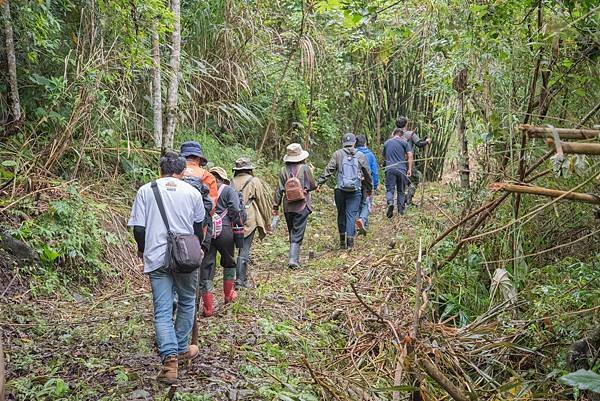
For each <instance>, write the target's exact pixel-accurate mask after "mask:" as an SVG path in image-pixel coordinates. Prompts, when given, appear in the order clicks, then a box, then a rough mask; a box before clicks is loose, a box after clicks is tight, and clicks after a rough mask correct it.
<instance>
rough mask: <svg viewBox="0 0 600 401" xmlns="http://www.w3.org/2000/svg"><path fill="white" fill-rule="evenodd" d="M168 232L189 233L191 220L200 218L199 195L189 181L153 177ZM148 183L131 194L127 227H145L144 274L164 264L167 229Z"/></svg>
mask: <svg viewBox="0 0 600 401" xmlns="http://www.w3.org/2000/svg"><path fill="white" fill-rule="evenodd" d="M156 183H157V184H158V189H159V191H160V194H161V197H162V200H163V204H164V206H165V212H166V215H167V220H168V221H169V226H170V227H171V231H173V232H174V233H176V234H193V233H194V223H201V222H202V221H203V220H204V204H203V203H202V195H201V194H200V192H198V190H197V189H195V188H194V187H192V186H191V185H190V184H188V183H186V182H183V181H181V180H179V179H177V178H173V177H165V178H159V179H158V180H156ZM150 185H151V183H148V184H146V185H144V186H142V187H141V188H140V189H139V190H138V192H137V195H136V197H135V201H134V203H133V208H132V209H131V218H130V219H129V223H128V224H127V225H128V226H130V227H133V226H142V227H145V228H146V244H145V249H144V273H150V272H152V271H154V270H156V269H158V268H159V267H161V266H163V265H164V261H165V253H166V251H167V228H166V227H165V224H164V222H163V220H162V217H161V216H160V210H159V209H158V204H157V203H156V199H155V198H154V193H153V191H152V187H151V186H150Z"/></svg>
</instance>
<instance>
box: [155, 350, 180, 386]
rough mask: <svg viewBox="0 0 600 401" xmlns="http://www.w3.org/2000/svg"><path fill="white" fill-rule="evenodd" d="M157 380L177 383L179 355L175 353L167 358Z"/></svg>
mask: <svg viewBox="0 0 600 401" xmlns="http://www.w3.org/2000/svg"><path fill="white" fill-rule="evenodd" d="M156 380H158V381H159V382H161V383H165V384H175V383H177V357H176V356H175V355H171V356H168V357H166V358H165V360H164V362H163V365H162V370H161V371H160V373H159V374H158V377H157V378H156Z"/></svg>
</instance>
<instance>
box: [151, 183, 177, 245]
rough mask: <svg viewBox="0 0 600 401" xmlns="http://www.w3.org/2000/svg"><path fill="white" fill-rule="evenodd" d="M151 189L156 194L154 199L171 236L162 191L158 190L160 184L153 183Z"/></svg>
mask: <svg viewBox="0 0 600 401" xmlns="http://www.w3.org/2000/svg"><path fill="white" fill-rule="evenodd" d="M150 187H152V192H154V199H156V204H157V205H158V210H159V211H160V216H161V217H162V220H163V222H164V223H165V227H166V228H167V233H168V234H169V235H170V234H172V232H171V227H169V220H168V219H167V213H166V212H165V205H164V204H163V200H162V196H161V195H160V190H159V189H158V184H157V183H156V181H152V184H150Z"/></svg>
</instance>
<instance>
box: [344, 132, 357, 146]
mask: <svg viewBox="0 0 600 401" xmlns="http://www.w3.org/2000/svg"><path fill="white" fill-rule="evenodd" d="M355 143H356V136H355V135H354V134H353V133H352V132H348V133H346V134H344V136H343V137H342V145H344V147H346V146H354V144H355Z"/></svg>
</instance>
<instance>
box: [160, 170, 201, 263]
mask: <svg viewBox="0 0 600 401" xmlns="http://www.w3.org/2000/svg"><path fill="white" fill-rule="evenodd" d="M151 187H152V192H154V198H155V199H156V204H157V205H158V210H159V211H160V216H161V217H162V220H163V222H164V223H165V227H166V228H167V252H166V255H165V267H166V268H167V269H169V270H171V271H172V272H174V273H191V272H193V271H194V270H196V269H198V268H199V267H200V265H201V264H202V258H203V257H204V253H203V252H202V248H201V247H200V241H199V240H198V237H196V235H195V234H176V233H174V232H173V231H171V227H170V226H169V221H168V220H167V214H166V212H165V205H164V204H163V200H162V196H161V195H160V191H159V189H158V185H157V184H156V181H153V182H152V184H151Z"/></svg>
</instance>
